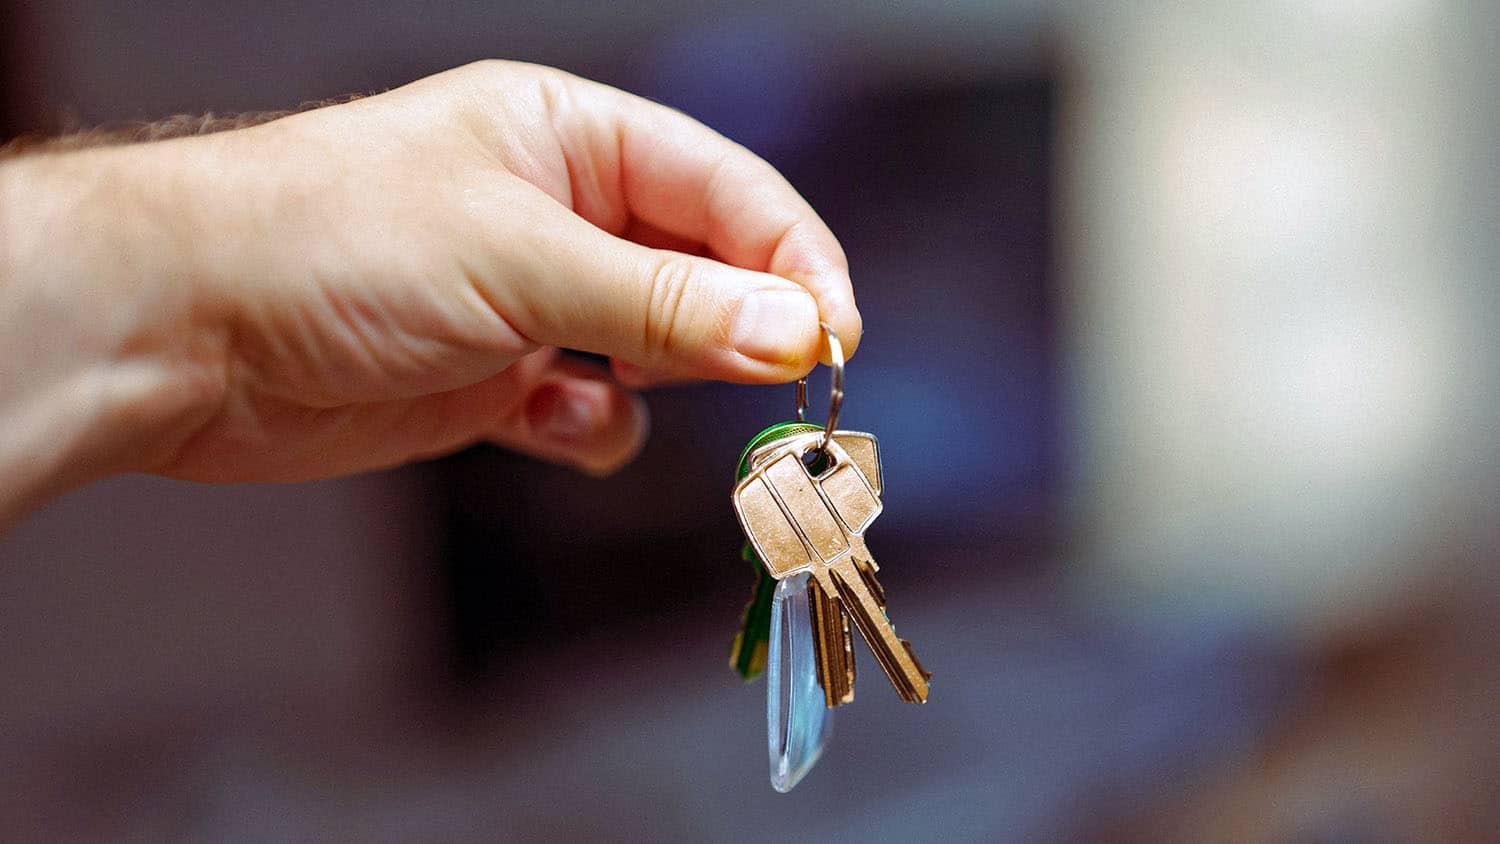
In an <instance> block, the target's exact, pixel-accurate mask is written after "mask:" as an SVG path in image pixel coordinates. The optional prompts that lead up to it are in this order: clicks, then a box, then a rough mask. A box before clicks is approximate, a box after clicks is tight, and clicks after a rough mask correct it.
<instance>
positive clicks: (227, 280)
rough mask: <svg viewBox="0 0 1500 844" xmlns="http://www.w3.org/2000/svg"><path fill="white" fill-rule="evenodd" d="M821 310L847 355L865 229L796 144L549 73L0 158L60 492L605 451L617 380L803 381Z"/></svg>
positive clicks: (19, 379)
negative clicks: (824, 201) (758, 150)
mask: <svg viewBox="0 0 1500 844" xmlns="http://www.w3.org/2000/svg"><path fill="white" fill-rule="evenodd" d="M20 200H24V201H20ZM704 255H712V256H714V257H715V258H717V259H719V260H713V259H710V258H708V257H701V256H704ZM820 315H821V318H822V319H823V320H825V321H827V322H829V323H830V324H831V325H832V326H833V327H834V328H835V329H836V330H837V331H838V333H839V335H840V337H841V338H842V339H843V341H844V345H845V348H846V350H848V351H849V352H850V353H852V351H853V349H854V348H855V347H856V346H857V345H858V341H859V334H860V318H859V314H858V311H857V310H856V309H855V305H854V299H853V293H852V290H851V287H850V283H849V275H848V269H847V265H846V263H845V259H844V256H843V252H842V250H841V249H840V247H839V245H838V242H837V241H836V239H835V238H834V236H833V235H832V233H831V232H830V231H829V230H828V229H827V227H826V226H825V225H824V224H823V223H822V222H821V221H820V220H819V219H818V217H817V215H816V214H815V213H814V212H813V211H812V209H811V208H810V207H809V206H808V205H807V204H806V203H805V202H804V201H803V200H802V199H801V198H800V197H799V196H798V195H797V194H796V192H795V191H794V190H793V189H792V188H791V187H790V185H788V184H787V183H786V181H785V180H784V179H782V178H781V177H780V176H779V175H778V174H777V173H776V172H775V170H774V169H772V168H771V167H770V166H769V165H767V164H766V163H764V162H763V161H761V160H760V159H758V158H756V157H755V156H754V155H752V154H751V153H749V152H748V151H746V150H744V149H743V148H741V147H739V146H737V145H735V144H733V143H731V142H729V141H727V140H725V139H724V138H722V137H720V136H719V135H717V134H715V133H713V132H712V131H710V130H708V129H707V128H705V127H703V126H702V125H700V124H698V123H696V122H694V121H693V120H691V119H689V118H687V117H685V116H683V115H681V114H679V113H677V112H675V111H672V110H670V109H667V108H665V107H662V106H659V105H656V104H653V103H650V102H648V101H646V100H643V99H640V98H637V97H633V96H631V95H628V94H625V93H622V92H620V91H617V90H615V89H612V88H609V87H606V86H603V85H599V84H596V83H592V82H588V81H586V80H582V79H579V78H577V77H573V76H569V75H567V74H564V73H562V72H560V71H556V70H552V69H550V68H544V67H538V66H533V65H525V64H515V63H508V62H482V63H479V64H475V65H469V66H466V67H462V68H458V69H456V70H453V71H449V72H447V73H442V74H439V75H436V76H433V77H429V78H427V79H423V80H420V81H418V82H416V83H413V84H411V85H408V86H406V87H403V88H399V89H396V90H394V91H390V92H388V93H385V94H381V95H378V96H373V97H369V98H366V99H362V100H357V101H354V102H350V103H347V104H343V105H338V106H332V107H328V108H323V109H318V110H316V111H310V112H305V113H302V114H298V115H294V116H291V117H287V118H283V119H281V120H277V121H274V122H271V123H267V124H264V125H261V126H256V127H253V128H248V129H241V130H236V131H231V132H225V133H221V134H216V135H208V136H202V137H194V138H184V139H177V140H171V141H163V142H158V143H150V144H143V145H134V146H125V147H114V148H107V149H97V150H89V151H86V152H81V153H70V154H65V155H38V156H33V157H28V158H22V159H19V160H17V161H14V162H10V163H7V164H6V165H4V167H0V318H3V319H4V320H5V322H4V325H5V326H6V328H5V332H10V333H11V336H12V341H13V342H12V343H10V344H5V343H4V341H0V345H5V346H6V347H7V349H0V351H6V350H8V349H9V347H10V346H11V345H16V344H17V343H19V344H23V345H22V347H23V351H22V352H19V353H18V354H20V358H19V362H20V363H22V364H23V365H24V364H25V363H26V362H27V358H28V356H29V357H30V358H31V363H32V364H33V365H34V368H32V369H28V370H25V371H22V372H18V373H13V374H12V375H9V376H0V403H3V405H11V406H12V410H11V415H12V416H14V415H15V414H16V410H15V408H17V407H19V408H22V409H23V410H24V409H25V408H33V409H36V408H40V407H42V406H43V405H44V404H45V402H44V401H43V398H40V397H43V396H45V395H53V397H54V398H55V397H56V394H57V393H58V392H59V391H58V390H56V389H51V388H49V387H48V386H47V383H43V382H48V383H50V384H53V385H55V384H58V383H63V384H69V385H71V387H69V388H67V389H64V390H62V391H61V392H62V393H64V394H66V402H65V403H66V404H67V405H68V407H69V408H70V411H71V412H68V413H62V414H56V413H54V414H51V415H52V416H54V417H60V418H65V419H66V420H67V421H66V422H63V423H61V424H60V425H59V423H58V422H57V420H56V419H54V420H53V422H52V423H51V424H50V425H49V426H44V428H45V430H38V429H37V428H36V426H37V424H41V423H42V422H43V421H44V420H45V419H47V418H48V416H49V414H48V413H46V412H42V411H38V412H37V413H34V414H32V415H31V416H30V417H27V416H26V414H25V413H22V414H21V417H22V418H23V421H24V419H25V418H30V419H31V422H32V423H33V424H32V429H33V433H34V434H35V436H33V437H32V438H31V441H32V442H34V443H35V442H40V441H42V440H45V439H53V438H55V437H57V436H59V435H60V436H61V437H62V439H63V441H64V442H67V443H69V444H70V445H71V446H72V448H71V452H70V453H71V455H72V457H71V458H70V459H71V460H72V461H73V464H74V465H73V466H72V467H71V468H70V467H68V466H63V465H60V464H61V463H62V462H63V461H65V458H63V457H61V456H58V457H57V458H56V459H55V460H54V461H53V463H57V464H59V465H51V473H50V474H51V475H53V476H64V477H66V480H65V481H63V482H62V485H63V486H68V485H73V484H75V483H77V482H81V481H83V480H87V479H90V478H92V477H97V476H100V475H102V474H108V473H111V472H115V471H124V470H145V471H154V472H160V473H163V474H167V475H172V476H176V477H182V478H190V479H198V480H211V481H231V480H298V479H309V478H319V477H327V476H331V475H336V474H341V473H346V472H351V471H357V470H362V469H369V468H375V467H381V466H388V465H392V464H396V463H399V462H402V461H405V460H408V459H411V458H414V457H420V456H425V455H432V454H437V453H442V452H445V451H449V450H452V449H455V448H458V447H461V446H464V445H466V444H469V443H471V442H474V441H478V440H484V439H489V440H493V441H496V442H499V443H502V444H505V445H508V446H511V447H514V448H517V449H520V450H523V451H526V452H529V453H532V454H535V455H538V456H540V457H544V458H547V459H552V460H558V461H563V462H568V463H572V464H575V465H577V466H580V467H582V468H584V469H586V470H589V471H594V472H605V471H609V470H611V469H613V468H615V467H617V466H618V465H620V464H621V463H622V462H623V461H625V460H627V459H629V458H630V457H631V456H633V454H634V453H635V452H636V450H637V449H638V448H639V446H640V444H641V441H642V439H643V436H644V431H645V418H644V409H643V407H642V406H641V404H640V403H639V400H638V399H636V398H635V397H634V396H633V395H632V394H630V393H629V392H628V391H627V390H626V389H625V387H624V385H622V383H621V382H624V384H628V385H630V386H644V385H646V384H649V383H651V382H653V381H655V380H667V379H680V378H711V379H722V380H729V381H738V382H746V383H769V382H780V381H789V380H792V379H794V378H796V377H798V376H799V375H801V374H803V373H805V372H806V371H807V370H808V369H809V368H811V367H812V366H813V365H814V363H815V360H816V357H817V355H818V350H819V348H820V343H821V332H820V331H819V329H818V325H817V323H818V320H819V317H820ZM13 320H14V321H15V322H14V323H13ZM23 323H24V324H25V325H27V326H28V328H27V329H26V330H22V331H19V332H11V326H12V325H13V324H23ZM5 332H0V333H5ZM556 347H568V348H574V349H580V350H584V351H590V352H596V353H600V354H603V355H608V356H610V357H611V358H612V360H613V361H614V362H615V365H614V370H615V373H614V374H615V375H616V376H618V377H617V378H616V377H611V375H610V373H608V372H605V371H603V370H602V369H599V368H596V367H591V366H589V365H586V364H584V363H582V362H580V361H576V360H572V359H566V358H561V357H559V356H558V355H557V354H556ZM25 349H29V350H30V351H29V352H28V351H24V350H25ZM64 352H66V354H64ZM13 359H15V358H13ZM3 405H0V412H5V411H4V407H3ZM26 442H27V440H26V438H24V437H23V438H21V440H20V443H19V445H18V446H17V447H21V448H24V446H25V443H26ZM13 445H15V444H13ZM4 462H5V461H3V460H0V463H4ZM12 462H14V461H12ZM43 462H44V463H45V461H43ZM31 463H32V464H33V465H32V469H33V470H34V471H39V470H41V469H46V468H47V466H39V465H37V461H36V460H34V459H33V460H32V461H31ZM49 465H50V464H49ZM44 474H46V473H44ZM33 485H35V484H33ZM54 485H55V484H54ZM3 510H4V507H3V502H0V512H3Z"/></svg>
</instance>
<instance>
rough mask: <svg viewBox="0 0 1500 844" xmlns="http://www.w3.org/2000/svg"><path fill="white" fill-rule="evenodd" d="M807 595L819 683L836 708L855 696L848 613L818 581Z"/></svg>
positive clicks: (828, 703) (852, 651) (826, 700)
mask: <svg viewBox="0 0 1500 844" xmlns="http://www.w3.org/2000/svg"><path fill="white" fill-rule="evenodd" d="M807 597H808V604H807V608H808V614H809V616H810V617H811V621H812V629H813V649H814V656H815V663H814V665H815V667H816V669H817V674H818V685H819V686H821V687H822V688H823V699H824V704H825V705H826V706H827V707H828V708H829V709H833V708H834V707H837V706H842V705H843V704H846V703H849V702H850V701H852V700H854V647H853V645H854V641H853V639H852V637H851V634H850V631H849V616H848V614H846V613H845V612H844V608H843V607H842V606H840V604H839V602H838V601H835V600H833V599H832V598H830V597H828V595H826V594H824V592H823V590H822V588H821V587H818V586H817V585H814V586H812V587H810V588H809V589H808V591H807Z"/></svg>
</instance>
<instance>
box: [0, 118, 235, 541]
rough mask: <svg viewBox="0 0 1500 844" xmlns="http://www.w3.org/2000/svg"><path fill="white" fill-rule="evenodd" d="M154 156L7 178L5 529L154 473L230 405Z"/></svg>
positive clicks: (0, 217)
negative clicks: (51, 503)
mask: <svg viewBox="0 0 1500 844" xmlns="http://www.w3.org/2000/svg"><path fill="white" fill-rule="evenodd" d="M152 146H154V145H143V146H139V147H118V148H108V149H98V150H88V151H85V152H79V153H68V154H62V155H38V156H33V157H23V158H20V159H16V160H13V161H9V162H6V163H4V164H0V326H3V330H0V359H3V360H5V361H6V365H5V366H4V367H0V429H3V430H5V432H6V436H5V437H3V438H0V525H3V524H4V523H5V522H6V521H8V519H10V518H14V517H15V516H16V515H18V514H19V513H20V512H23V511H25V510H27V509H29V508H31V507H33V506H36V505H37V504H39V503H40V502H41V501H43V500H45V499H46V498H48V497H51V496H53V495H56V494H59V493H61V492H64V491H66V490H68V489H71V488H73V487H76V486H78V485H81V484H83V483H87V482H89V481H92V480H96V479H99V478H102V477H106V476H108V475H111V474H116V473H119V472H126V471H136V470H145V469H150V468H152V467H153V466H154V465H157V464H158V463H160V462H161V461H163V460H166V459H168V458H169V457H170V454H171V453H172V452H173V451H174V450H175V448H176V447H177V446H178V445H179V444H180V443H181V442H182V441H184V440H185V439H186V438H187V437H190V436H191V434H192V432H193V431H195V430H196V429H197V427H199V426H201V425H202V424H203V421H204V420H205V419H207V418H208V417H209V416H210V415H211V414H212V413H213V412H214V410H215V409H216V408H217V407H218V405H219V403H221V402H222V401H223V396H224V392H225V368H226V367H225V358H226V349H227V345H228V344H227V340H226V339H225V338H226V337H227V332H224V331H222V330H218V329H216V328H215V322H216V320H214V319H213V318H212V315H211V314H208V313H206V309H205V308H204V307H203V304H202V303H201V302H199V301H197V300H198V298H199V297H198V295H197V294H196V293H195V290H194V283H193V279H192V278H191V277H190V272H189V270H188V269H187V267H188V264H187V261H186V257H187V256H186V255H185V254H184V252H185V249H186V248H187V247H190V246H191V241H190V240H188V239H187V238H186V237H185V236H184V233H183V232H182V231H181V229H180V227H181V224H182V219H181V218H180V216H178V212H177V209H175V208H174V200H173V195H174V193H176V192H177V191H180V190H181V189H182V185H181V177H180V176H178V175H177V174H173V173H170V172H166V171H164V170H163V168H162V167H161V166H160V164H161V161H160V158H159V157H157V156H155V155H154V154H153V153H154V152H155V151H154V150H152V149H151V147H152Z"/></svg>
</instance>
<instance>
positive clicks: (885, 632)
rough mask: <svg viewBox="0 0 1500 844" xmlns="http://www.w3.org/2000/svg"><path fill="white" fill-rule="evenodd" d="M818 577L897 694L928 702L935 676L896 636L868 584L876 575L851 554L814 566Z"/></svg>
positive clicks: (907, 700)
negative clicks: (835, 598) (931, 681)
mask: <svg viewBox="0 0 1500 844" xmlns="http://www.w3.org/2000/svg"><path fill="white" fill-rule="evenodd" d="M814 576H815V577H816V578H817V581H818V585H819V586H820V587H822V588H823V589H824V590H825V591H826V592H828V593H829V594H830V595H834V596H837V597H838V599H839V601H840V603H842V604H843V605H844V609H845V610H846V611H847V612H848V613H849V617H850V619H852V620H853V621H854V625H855V626H856V627H858V628H859V633H860V635H861V636H863V637H864V639H865V643H866V644H868V645H869V646H870V652H871V653H872V654H874V655H875V661H876V662H878V663H880V667H881V669H882V670H883V671H885V676H886V678H887V679H889V680H890V681H891V685H892V686H893V687H895V689H896V694H897V695H899V696H900V698H901V699H902V700H904V701H906V702H907V703H926V702H927V691H928V685H929V683H928V681H930V680H931V679H932V675H931V674H930V673H928V671H927V670H926V669H925V668H923V667H922V664H921V663H920V662H918V661H917V658H916V653H915V652H914V651H913V650H912V647H911V644H910V643H908V642H907V641H906V640H904V639H902V638H901V637H899V636H897V635H896V628H895V627H894V626H893V625H892V624H891V622H890V619H889V618H888V617H887V616H886V612H885V607H884V606H882V604H881V602H880V600H879V599H878V598H877V597H876V594H875V593H874V592H872V591H871V589H870V588H869V586H867V585H866V583H867V581H866V578H867V577H873V575H870V574H868V573H861V568H860V566H858V565H857V564H856V563H855V561H854V555H853V554H850V555H847V556H845V557H843V558H841V559H840V560H838V561H836V562H834V563H832V564H830V565H828V566H824V567H819V568H817V569H814Z"/></svg>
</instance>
